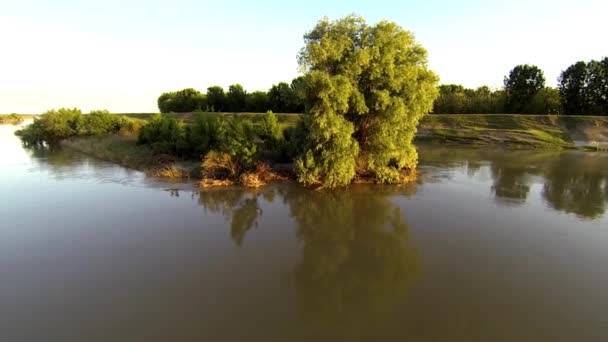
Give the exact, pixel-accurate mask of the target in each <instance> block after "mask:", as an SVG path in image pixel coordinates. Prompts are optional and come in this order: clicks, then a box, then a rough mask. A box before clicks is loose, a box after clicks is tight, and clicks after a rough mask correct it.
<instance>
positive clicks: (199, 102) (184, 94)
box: [158, 76, 305, 113]
mask: <svg viewBox="0 0 608 342" xmlns="http://www.w3.org/2000/svg"><path fill="white" fill-rule="evenodd" d="M303 87H304V77H302V76H300V77H297V78H295V79H293V80H292V81H291V83H286V82H280V83H278V84H275V85H273V86H272V87H271V88H270V89H269V90H268V91H253V92H247V91H246V90H245V89H244V88H243V86H242V85H240V84H233V85H231V86H229V87H228V91H224V88H222V87H220V86H211V87H209V88H207V92H206V93H202V92H200V91H198V90H196V89H193V88H187V89H182V90H179V91H173V92H166V93H163V94H162V95H160V97H159V98H158V109H159V110H160V112H161V113H170V112H174V113H184V112H194V111H204V112H236V113H238V112H252V113H262V112H266V111H268V110H271V111H273V112H276V113H303V112H304V109H305V108H304V107H305V106H304V91H305V90H304V88H303Z"/></svg>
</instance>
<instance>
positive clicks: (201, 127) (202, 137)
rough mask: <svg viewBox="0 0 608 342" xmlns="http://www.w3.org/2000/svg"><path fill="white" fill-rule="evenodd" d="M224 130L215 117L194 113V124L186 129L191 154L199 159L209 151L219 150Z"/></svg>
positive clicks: (221, 123)
mask: <svg viewBox="0 0 608 342" xmlns="http://www.w3.org/2000/svg"><path fill="white" fill-rule="evenodd" d="M225 129H226V128H225V125H224V123H223V122H222V121H221V120H220V119H219V118H218V117H217V116H214V115H211V114H208V113H196V117H195V119H194V122H192V124H191V125H189V126H187V128H186V137H187V141H188V144H189V146H190V150H191V154H192V155H193V156H196V157H201V156H204V155H206V154H207V153H208V152H209V151H211V150H219V149H220V148H221V146H222V141H223V136H224V132H225Z"/></svg>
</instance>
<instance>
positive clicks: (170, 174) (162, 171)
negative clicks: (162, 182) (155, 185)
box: [148, 165, 190, 179]
mask: <svg viewBox="0 0 608 342" xmlns="http://www.w3.org/2000/svg"><path fill="white" fill-rule="evenodd" d="M148 174H149V175H150V176H153V177H160V178H170V179H187V178H189V177H190V172H189V171H187V170H184V169H182V168H179V167H177V166H175V165H165V166H160V167H157V168H153V169H151V170H149V171H148Z"/></svg>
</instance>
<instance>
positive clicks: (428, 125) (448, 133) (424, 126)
mask: <svg viewBox="0 0 608 342" xmlns="http://www.w3.org/2000/svg"><path fill="white" fill-rule="evenodd" d="M607 129H608V117H600V116H555V115H512V114H487V115H477V114H432V115H428V116H426V117H425V118H424V119H423V120H422V122H421V123H420V128H419V135H418V140H420V141H433V142H441V143H462V144H473V145H487V144H501V145H508V146H513V147H558V148H564V147H574V143H573V141H574V140H581V141H589V140H591V138H592V137H593V136H597V135H598V134H599V135H600V136H602V135H603V132H602V131H606V130H607Z"/></svg>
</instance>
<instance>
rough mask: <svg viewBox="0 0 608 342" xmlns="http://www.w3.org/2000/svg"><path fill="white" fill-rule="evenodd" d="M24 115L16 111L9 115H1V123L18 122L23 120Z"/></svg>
mask: <svg viewBox="0 0 608 342" xmlns="http://www.w3.org/2000/svg"><path fill="white" fill-rule="evenodd" d="M23 120H24V117H23V116H21V115H17V114H15V113H12V114H9V115H0V124H4V123H12V124H18V123H21V122H23Z"/></svg>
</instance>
